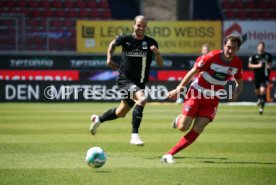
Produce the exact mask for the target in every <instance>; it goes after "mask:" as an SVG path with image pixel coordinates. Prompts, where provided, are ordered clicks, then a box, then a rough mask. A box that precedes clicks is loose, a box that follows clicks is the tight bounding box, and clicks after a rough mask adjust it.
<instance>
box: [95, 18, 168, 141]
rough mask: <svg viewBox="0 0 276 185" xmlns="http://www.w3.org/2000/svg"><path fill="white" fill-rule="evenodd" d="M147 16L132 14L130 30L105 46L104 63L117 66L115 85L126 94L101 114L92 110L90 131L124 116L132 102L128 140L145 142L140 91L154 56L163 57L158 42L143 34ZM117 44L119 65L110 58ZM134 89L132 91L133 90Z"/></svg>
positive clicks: (161, 63) (159, 59) (114, 67)
mask: <svg viewBox="0 0 276 185" xmlns="http://www.w3.org/2000/svg"><path fill="white" fill-rule="evenodd" d="M146 28H147V20H146V18H145V17H144V16H142V15H138V16H136V17H135V18H134V25H133V29H134V32H133V33H132V34H128V35H127V34H121V35H118V36H117V37H116V39H114V40H113V41H112V42H111V43H110V44H109V47H108V50H107V65H108V66H109V67H111V68H112V69H118V70H119V76H118V78H117V85H118V88H119V91H124V92H128V93H127V94H128V95H127V96H125V97H121V98H122V99H121V102H120V104H119V106H118V107H117V108H111V109H109V110H108V111H106V112H105V113H103V114H102V115H101V116H98V115H95V114H93V115H92V116H91V121H92V124H91V126H90V132H91V134H92V135H95V134H96V132H97V128H98V127H99V126H100V125H101V124H102V123H104V122H105V121H110V120H114V119H117V118H123V117H125V116H126V114H127V113H128V112H129V111H130V110H131V108H132V107H133V106H134V105H135V106H134V109H133V113H132V134H131V139H130V144H132V145H137V146H142V145H144V142H143V141H142V140H141V139H140V136H139V135H138V130H139V127H140V123H141V121H142V117H143V110H144V107H145V105H146V101H147V97H146V95H145V92H144V91H143V90H144V88H145V85H146V83H147V82H148V79H149V73H150V65H151V62H152V59H153V56H155V60H156V63H157V64H158V65H159V66H162V65H163V58H162V56H161V55H160V52H159V50H158V44H157V42H156V41H155V40H154V39H153V38H151V37H148V36H147V35H145V31H146ZM116 46H122V59H121V63H120V65H119V66H118V65H117V64H116V63H115V62H114V61H112V55H113V53H114V51H115V49H116ZM132 92H133V93H132Z"/></svg>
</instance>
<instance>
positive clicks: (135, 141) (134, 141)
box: [130, 133, 145, 146]
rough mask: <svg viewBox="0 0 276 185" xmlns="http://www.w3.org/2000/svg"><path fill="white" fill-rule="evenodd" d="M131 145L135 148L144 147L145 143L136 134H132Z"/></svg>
mask: <svg viewBox="0 0 276 185" xmlns="http://www.w3.org/2000/svg"><path fill="white" fill-rule="evenodd" d="M130 144H132V145H135V146H143V145H144V144H145V143H144V142H143V141H142V140H141V139H140V136H139V135H138V134H136V133H132V134H131V139H130Z"/></svg>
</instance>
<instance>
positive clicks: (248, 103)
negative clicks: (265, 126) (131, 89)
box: [147, 102, 276, 106]
mask: <svg viewBox="0 0 276 185" xmlns="http://www.w3.org/2000/svg"><path fill="white" fill-rule="evenodd" d="M147 104H150V105H174V104H175V105H182V103H176V102H147ZM220 104H221V105H230V106H236V105H238V106H256V105H257V104H256V102H221V103H220ZM266 106H276V103H275V102H273V103H266Z"/></svg>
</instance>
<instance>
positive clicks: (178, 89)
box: [168, 67, 199, 100]
mask: <svg viewBox="0 0 276 185" xmlns="http://www.w3.org/2000/svg"><path fill="white" fill-rule="evenodd" d="M198 72H199V70H198V69H197V68H196V67H193V68H192V69H191V70H190V71H189V72H188V73H187V74H186V75H185V77H184V78H183V80H182V81H181V82H180V84H179V85H178V86H177V87H176V89H174V90H172V91H170V92H169V93H168V98H169V99H172V100H174V99H176V97H177V95H178V94H179V93H181V92H182V91H183V88H184V86H186V85H187V84H188V83H189V82H190V80H191V79H192V78H193V76H194V75H195V74H196V73H198Z"/></svg>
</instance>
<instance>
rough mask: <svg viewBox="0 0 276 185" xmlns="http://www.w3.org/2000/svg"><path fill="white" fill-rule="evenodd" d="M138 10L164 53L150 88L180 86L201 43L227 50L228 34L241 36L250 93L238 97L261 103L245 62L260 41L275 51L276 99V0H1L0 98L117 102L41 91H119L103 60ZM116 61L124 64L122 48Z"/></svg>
mask: <svg viewBox="0 0 276 185" xmlns="http://www.w3.org/2000/svg"><path fill="white" fill-rule="evenodd" d="M139 14H143V15H145V16H146V17H147V18H148V20H149V22H148V31H147V34H148V35H149V36H152V37H154V38H155V39H156V40H157V41H158V43H159V48H160V51H161V53H162V55H163V57H164V66H163V67H157V66H156V65H155V63H154V62H153V64H152V69H153V70H152V72H151V74H150V79H151V82H150V88H151V87H153V88H158V87H160V86H161V87H164V88H166V89H167V90H170V89H172V88H174V87H175V86H176V84H177V83H178V81H179V80H181V79H182V77H183V76H184V75H185V74H186V72H187V70H189V69H190V68H191V67H192V66H193V64H194V61H195V59H196V58H197V57H198V56H199V55H200V51H201V45H202V44H204V43H207V44H209V46H210V49H211V50H212V49H221V47H222V45H223V38H224V36H225V35H227V34H240V35H241V36H242V37H243V45H242V47H241V49H240V51H239V53H238V55H239V56H240V57H241V59H242V60H243V64H244V76H243V80H244V82H245V90H244V92H243V93H242V95H241V97H240V99H239V101H246V102H254V101H256V97H255V95H254V84H253V82H252V80H253V71H251V70H249V69H248V67H247V66H248V58H249V56H250V55H252V54H254V53H256V47H257V44H258V42H259V41H264V42H265V43H266V51H267V52H269V53H271V54H272V55H273V65H272V71H271V74H270V81H271V83H270V84H269V86H268V88H267V91H268V97H267V100H268V101H269V102H275V101H276V83H275V81H276V62H275V54H276V42H275V40H276V21H275V20H276V1H275V0H262V1H261V0H204V1H202V0H163V1H153V0H49V1H46V0H26V1H25V0H1V1H0V101H1V102H11V101H23V102H24V101H32V102H40V101H112V100H110V99H97V98H90V99H87V98H83V97H81V96H80V97H77V98H76V97H75V96H68V97H63V96H58V97H55V98H54V99H51V100H49V99H47V98H45V96H44V94H43V93H44V89H45V88H46V87H47V86H49V85H54V86H55V87H56V89H60V87H61V86H64V85H69V86H72V85H74V87H78V88H86V87H89V88H94V87H97V88H100V89H107V88H114V82H115V78H116V76H117V75H118V73H117V72H116V71H112V70H110V69H109V68H108V67H107V66H106V65H105V63H106V56H105V53H106V49H107V46H108V44H109V42H110V41H111V40H112V39H114V38H115V36H116V35H117V34H120V33H121V32H127V33H131V32H132V25H133V18H134V17H135V16H136V15H139ZM114 60H115V61H116V62H120V49H119V48H117V52H116V54H115V56H114Z"/></svg>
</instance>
